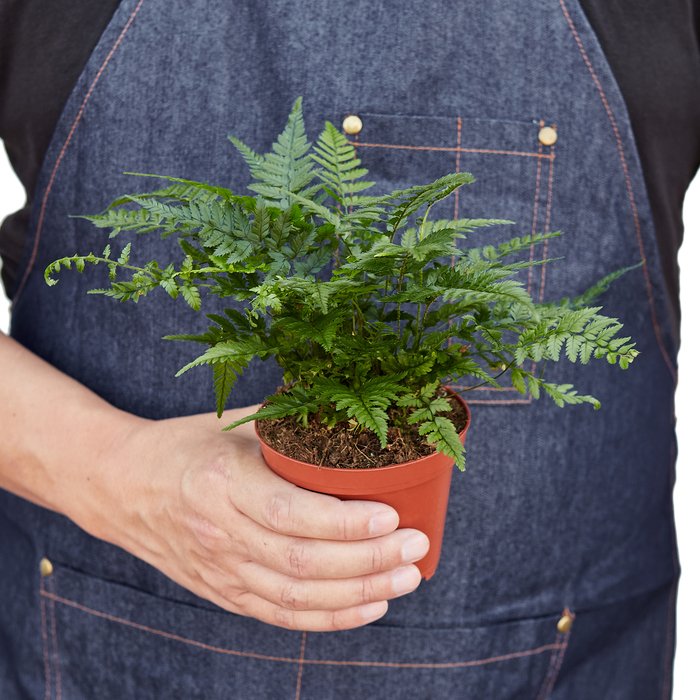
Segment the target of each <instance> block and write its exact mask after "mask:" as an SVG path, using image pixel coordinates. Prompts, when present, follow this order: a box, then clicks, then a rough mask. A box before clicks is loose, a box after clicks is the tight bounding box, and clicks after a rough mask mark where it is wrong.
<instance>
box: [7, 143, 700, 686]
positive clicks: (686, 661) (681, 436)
mask: <svg viewBox="0 0 700 700" xmlns="http://www.w3.org/2000/svg"><path fill="white" fill-rule="evenodd" d="M23 199H24V192H23V190H22V188H21V186H20V184H19V182H18V181H17V179H16V178H15V176H14V173H13V172H12V170H11V169H10V166H9V163H8V162H7V158H6V156H5V152H4V150H1V151H0V219H2V218H4V217H5V216H6V215H7V214H9V213H10V212H12V211H14V210H15V209H18V208H19V207H20V206H21V204H22V202H23ZM684 220H685V229H686V230H685V243H684V244H683V247H682V249H681V253H680V264H681V304H682V313H683V326H682V338H683V342H682V347H681V352H680V358H679V364H680V380H679V387H678V393H677V406H676V412H677V415H678V442H679V459H678V469H677V482H676V489H675V507H676V518H677V528H678V539H679V546H680V555H681V567H682V570H683V575H682V577H681V585H680V592H679V607H678V646H677V654H676V680H675V686H676V690H675V693H674V698H675V700H697V698H698V680H697V673H698V669H697V654H696V653H695V652H696V651H697V648H696V646H695V645H696V644H697V641H696V640H697V629H698V627H700V603H698V595H697V593H698V591H700V549H699V548H698V546H697V535H695V537H694V536H693V533H694V532H697V529H698V527H699V526H700V508H698V505H697V502H698V499H700V475H698V470H697V467H698V466H699V464H698V454H699V453H700V429H698V427H697V426H696V425H694V423H693V417H694V416H693V402H692V397H693V396H695V397H696V399H697V397H698V396H700V371H698V370H697V369H696V370H695V371H693V364H694V363H693V360H692V358H693V357H697V356H698V355H700V177H697V178H696V179H695V181H694V182H693V184H692V186H691V188H690V189H689V190H688V194H687V196H686V200H685V211H684ZM693 301H695V304H694V303H693ZM8 307H9V304H8V303H7V301H6V299H5V297H4V296H3V295H2V292H0V330H4V331H6V330H7V327H8V324H9V308H8ZM699 415H700V414H699V413H698V412H697V411H696V412H695V418H696V419H697V417H698V416H699ZM629 672H630V673H633V672H634V669H629Z"/></svg>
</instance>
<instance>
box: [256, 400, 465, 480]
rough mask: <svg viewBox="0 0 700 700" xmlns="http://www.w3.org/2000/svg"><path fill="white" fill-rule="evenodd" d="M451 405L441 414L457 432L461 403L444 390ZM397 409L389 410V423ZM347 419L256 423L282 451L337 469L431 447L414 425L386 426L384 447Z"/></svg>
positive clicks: (376, 463)
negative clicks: (332, 423) (330, 422)
mask: <svg viewBox="0 0 700 700" xmlns="http://www.w3.org/2000/svg"><path fill="white" fill-rule="evenodd" d="M445 395H446V396H447V399H448V400H449V401H450V404H451V405H452V412H451V413H449V414H448V413H445V414H443V415H444V416H446V417H447V418H449V419H450V420H451V421H452V422H453V423H454V425H455V427H456V428H457V432H458V433H461V432H462V430H464V426H465V425H466V423H467V411H466V410H465V407H464V405H463V404H462V403H461V402H460V401H459V399H457V398H455V396H454V395H450V394H449V393H446V394H445ZM398 410H399V409H390V410H389V419H390V422H389V425H392V421H391V419H392V418H394V417H395V415H396V413H397V411H398ZM349 428H350V426H349V425H348V423H347V422H342V423H338V424H337V425H335V426H334V427H333V428H329V427H328V426H326V425H324V424H323V423H321V422H320V421H318V420H317V419H315V418H313V417H309V423H308V427H306V428H305V427H304V426H303V425H301V423H299V422H298V421H297V420H296V418H294V417H292V416H290V417H288V418H279V419H277V420H265V421H260V422H259V423H258V432H259V434H260V437H261V438H262V439H263V440H264V441H265V442H266V443H267V444H268V445H269V446H270V447H272V448H274V449H275V450H277V451H278V452H281V453H282V454H285V455H287V457H291V458H292V459H296V460H298V461H300V462H307V463H308V464H317V465H319V466H324V467H336V468H340V469H373V468H376V467H386V466H389V465H391V464H401V463H403V462H410V461H412V460H415V459H420V458H421V457H427V456H428V455H430V454H432V453H433V452H434V451H435V448H433V447H432V446H431V445H429V444H428V443H427V442H426V441H425V439H424V438H423V437H422V436H421V435H419V434H418V429H417V428H416V427H415V426H409V428H408V430H403V431H402V430H399V429H398V428H395V427H390V428H389V439H388V443H387V446H386V448H385V449H382V447H381V445H380V444H379V438H378V437H377V436H376V435H375V434H374V433H372V432H370V431H368V430H352V429H351V428H350V429H349Z"/></svg>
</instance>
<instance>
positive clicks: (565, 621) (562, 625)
mask: <svg viewBox="0 0 700 700" xmlns="http://www.w3.org/2000/svg"><path fill="white" fill-rule="evenodd" d="M573 624H574V618H573V617H572V616H571V615H568V614H567V613H564V614H563V615H562V616H561V617H560V618H559V622H557V631H559V632H561V633H562V634H566V633H567V632H570V631H571V628H572V626H573Z"/></svg>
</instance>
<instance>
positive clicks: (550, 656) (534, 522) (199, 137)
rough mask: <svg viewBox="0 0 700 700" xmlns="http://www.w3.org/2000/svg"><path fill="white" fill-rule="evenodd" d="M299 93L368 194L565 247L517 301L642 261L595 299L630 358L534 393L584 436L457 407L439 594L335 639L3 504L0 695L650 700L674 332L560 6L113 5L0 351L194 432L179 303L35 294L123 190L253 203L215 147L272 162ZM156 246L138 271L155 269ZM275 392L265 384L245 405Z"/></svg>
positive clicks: (619, 115)
mask: <svg viewBox="0 0 700 700" xmlns="http://www.w3.org/2000/svg"><path fill="white" fill-rule="evenodd" d="M298 95H303V96H304V112H305V117H306V123H307V128H308V131H309V134H310V136H311V137H312V138H313V137H315V136H316V135H317V133H318V132H319V131H320V130H321V128H322V126H323V121H324V120H325V119H330V120H332V121H333V122H334V123H335V124H337V125H338V126H340V125H342V124H343V121H344V120H345V118H346V117H348V116H353V117H355V119H351V120H349V122H347V123H346V127H348V131H349V132H351V134H352V135H351V136H350V138H351V139H352V140H353V141H355V142H356V146H357V151H358V155H360V156H361V157H362V158H363V161H364V163H365V164H366V165H367V166H368V167H369V168H371V171H370V172H371V173H372V175H373V177H372V179H373V180H376V181H377V183H378V188H377V191H381V190H388V189H389V188H396V187H399V186H405V185H407V184H409V183H410V184H414V183H417V182H421V181H428V180H429V179H433V178H437V177H439V176H440V175H443V174H445V173H447V172H450V171H453V170H461V171H470V172H472V173H473V174H474V175H475V176H476V178H477V182H476V183H475V184H474V185H473V186H471V187H468V188H464V189H462V190H461V191H460V192H459V195H458V196H457V197H454V198H453V199H452V200H450V201H449V202H444V203H443V209H442V211H440V212H437V211H434V212H433V214H434V215H435V216H440V217H442V216H447V217H452V216H460V217H466V216H473V217H499V218H509V219H512V220H514V221H516V222H518V226H517V230H518V231H519V232H521V233H522V234H526V233H529V232H530V231H545V230H555V229H562V230H564V231H565V235H564V236H563V237H562V238H560V239H556V240H553V241H551V242H550V243H549V246H548V249H547V250H545V251H544V253H545V255H546V256H549V257H560V256H563V257H564V260H562V261H559V262H557V263H550V264H547V265H545V266H542V267H541V268H534V269H533V270H531V271H530V272H529V273H525V274H526V275H529V276H528V277H527V281H528V284H529V285H530V288H531V290H532V291H533V292H534V293H535V295H536V296H537V297H538V298H541V299H545V300H546V299H557V298H559V297H560V296H563V295H573V294H576V293H579V292H581V291H582V290H583V289H585V288H586V287H587V286H588V285H590V284H591V283H592V282H593V281H595V280H596V279H598V278H599V277H601V276H602V275H603V274H605V273H607V272H609V271H611V270H613V269H616V268H618V267H621V266H624V265H630V264H633V263H635V262H637V261H639V260H644V263H645V264H644V266H643V267H641V268H639V269H637V270H635V271H633V272H631V273H629V274H628V275H627V276H625V277H624V278H623V279H622V280H621V281H619V282H618V283H617V284H616V285H615V286H614V287H613V288H612V289H611V290H610V292H608V294H607V295H606V297H605V299H604V301H605V304H606V309H607V310H609V311H610V313H612V314H613V315H617V316H619V317H620V318H621V319H622V320H623V322H624V323H625V326H626V328H627V329H628V330H629V332H630V333H631V334H632V335H633V336H634V338H635V339H636V341H637V343H638V347H639V349H640V350H641V351H642V354H641V355H640V357H639V358H638V360H637V361H636V362H635V365H634V367H632V368H631V369H630V371H629V373H627V374H623V373H620V372H619V371H615V370H613V369H612V368H608V367H606V366H601V367H595V368H586V370H585V371H584V372H581V374H580V375H579V372H578V370H577V369H576V368H575V367H573V366H567V365H565V364H564V363H561V364H560V366H558V367H557V368H556V370H554V371H555V374H557V377H556V378H555V380H557V379H558V380H559V381H564V380H565V379H566V378H570V379H571V381H573V382H574V383H575V384H576V385H577V386H579V387H580V388H581V390H585V391H586V392H592V393H595V394H596V395H597V396H599V397H600V398H601V399H602V402H603V409H602V410H601V411H599V412H595V411H592V410H590V408H588V407H581V408H570V409H566V410H560V409H558V408H556V407H555V406H554V405H553V404H552V403H551V402H547V401H545V400H542V401H533V400H532V399H531V397H529V396H521V395H519V394H517V393H515V392H514V391H513V390H512V389H510V388H508V387H506V386H504V387H502V388H500V389H493V388H488V389H482V390H480V391H477V392H473V394H472V396H471V404H472V406H473V409H474V422H473V426H472V430H471V431H470V435H469V462H470V467H469V471H468V472H467V474H465V475H456V476H455V478H454V480H453V491H452V495H451V502H450V508H449V514H448V521H447V529H446V535H445V543H444V549H443V555H442V561H441V564H440V567H439V569H438V572H437V574H436V576H435V577H434V578H433V579H432V580H431V581H429V582H427V583H423V584H422V585H421V587H420V588H419V589H418V591H417V592H416V593H414V594H412V595H409V596H406V597H404V598H402V599H400V600H398V601H395V602H393V603H392V604H391V606H390V610H389V613H388V614H387V616H386V617H385V618H383V619H382V620H380V621H378V622H377V623H375V624H372V625H370V626H368V627H365V628H362V629H358V630H354V631H348V632H342V633H324V634H318V633H317V634H306V633H302V632H292V631H286V630H282V629H278V628H276V627H271V626H267V625H265V624H262V623H260V622H258V621H256V620H252V619H249V618H244V617H239V616H235V615H231V614H228V613H226V612H223V611H221V610H219V609H217V608H216V607H215V606H213V605H211V604H209V603H207V602H205V601H202V600H200V599H198V598H197V597H195V596H194V595H192V594H190V593H189V592H188V591H186V590H183V589H182V588H180V587H178V586H177V585H176V584H174V583H173V582H171V581H170V580H169V579H167V578H166V577H164V576H163V575H161V574H160V573H159V572H157V571H155V570H154V569H152V568H151V567H149V566H148V565H146V564H144V563H143V562H141V561H139V560H136V559H134V558H132V557H131V556H129V555H127V554H125V553H124V552H123V551H121V550H118V549H117V548H115V547H112V546H111V545H108V544H106V543H103V542H100V541H97V540H94V539H92V538H91V537H89V536H87V535H86V534H85V533H83V532H82V531H80V530H79V529H78V528H76V527H75V526H74V525H73V524H72V523H71V522H70V521H68V520H67V519H66V518H63V517H61V516H59V515H56V514H54V513H51V512H48V511H45V510H42V509H41V508H38V507H36V506H33V505H30V504H29V503H27V502H24V501H22V500H21V499H18V498H15V497H13V496H11V495H9V494H6V493H3V494H2V496H1V497H0V558H1V561H2V568H1V570H0V600H3V601H5V604H4V605H2V606H1V607H0V696H1V697H2V698H6V699H10V698H20V697H22V698H25V697H26V698H46V699H47V700H48V699H50V698H60V697H63V698H70V699H72V700H74V699H81V698H110V699H112V698H170V697H182V698H242V699H245V700H254V699H256V698H258V699H261V700H263V699H264V700H274V699H277V698H285V699H293V698H307V699H314V700H316V699H323V700H329V699H332V698H363V697H368V698H374V697H381V698H383V699H384V700H390V699H391V698H475V699H479V700H481V699H486V698H488V699H489V700H498V699H502V698H513V699H521V698H532V699H533V700H536V699H538V700H541V699H543V698H548V697H551V698H562V699H563V698H565V699H566V700H590V698H592V697H605V698H611V697H615V698H634V699H635V700H644V699H646V698H654V699H657V698H668V697H670V687H671V661H672V654H673V645H674V605H675V594H676V585H675V583H676V579H677V576H678V565H677V561H676V549H675V538H674V528H673V515H672V506H671V491H672V485H673V479H674V477H673V460H674V433H673V426H674V419H673V392H674V384H675V353H676V347H675V340H674V338H675V331H676V329H675V328H672V327H671V325H670V322H669V318H670V316H669V313H668V307H667V305H668V301H669V299H668V293H667V290H666V289H665V287H664V282H663V277H662V275H661V272H660V268H659V258H658V251H657V249H656V243H655V235H654V230H653V223H652V219H651V215H650V210H649V204H648V200H647V195H646V192H645V188H644V181H643V177H642V173H641V170H640V165H639V161H638V156H637V152H636V149H635V144H634V139H633V135H632V131H631V128H630V122H629V119H628V116H627V112H626V109H625V105H624V103H623V101H622V98H621V95H620V92H619V90H618V87H617V85H616V83H615V81H614V79H613V77H612V75H611V72H610V69H609V66H608V65H607V63H606V61H605V58H604V56H603V54H602V52H601V49H600V47H599V45H598V43H597V41H596V38H595V36H594V34H593V33H592V30H591V28H590V26H589V25H588V23H587V21H586V19H585V17H584V15H583V13H582V11H581V8H580V7H579V5H578V3H577V2H575V0H542V1H541V2H538V3H532V2H525V1H519V2H513V0H494V2H489V3H481V2H474V1H471V0H470V1H465V2H459V3H455V2H448V1H447V0H384V2H380V3H377V2H374V1H372V0H355V2H352V3H347V2H325V3H319V2H313V1H312V0H268V2H254V1H252V0H248V1H246V2H238V3H231V2H224V1H223V0H206V1H204V0H187V1H185V0H169V1H168V2H165V1H164V0H124V2H123V3H122V5H121V6H120V7H119V9H118V10H117V12H116V14H115V16H114V18H113V20H112V21H111V23H110V25H109V26H108V28H107V29H106V31H105V32H104V35H103V36H102V38H101V40H100V42H99V44H98V45H97V47H96V48H95V50H94V52H93V54H92V56H91V58H90V60H89V61H88V63H87V65H86V67H85V69H84V71H83V74H82V76H81V77H80V79H79V80H78V82H77V84H76V86H75V88H74V91H73V93H72V95H71V97H70V99H69V100H68V103H67V104H66V106H65V110H64V112H63V115H62V117H61V119H60V121H59V123H58V125H57V127H56V131H55V134H54V137H53V141H52V144H51V146H50V148H49V151H48V154H47V156H46V160H45V163H44V165H43V170H42V174H41V179H40V187H39V189H38V196H37V199H36V205H35V208H34V214H33V223H32V234H33V235H32V237H31V239H30V240H29V243H28V249H27V251H26V255H25V262H24V275H23V276H22V277H21V281H20V282H19V284H18V289H17V297H16V304H15V308H14V314H13V320H12V323H13V325H12V334H13V335H14V337H15V338H17V339H18V340H19V341H20V342H22V343H23V344H24V345H26V346H27V347H28V348H30V349H31V350H32V351H34V352H35V353H38V354H39V355H41V356H42V357H44V358H46V359H48V360H49V361H50V362H51V363H52V364H54V365H56V366H57V367H58V368H60V369H61V370H63V371H64V372H67V373H68V374H69V375H71V376H73V377H76V378H77V379H78V380H80V381H81V382H83V383H84V384H86V385H87V386H89V387H91V388H92V389H94V390H95V391H97V392H98V393H99V394H101V395H102V396H104V397H106V398H107V399H108V400H109V401H111V402H112V403H113V404H115V405H116V406H119V407H120V408H124V409H127V410H130V411H132V412H134V413H137V414H140V415H145V416H148V417H151V418H163V417H168V416H175V415H181V414H191V413H195V412H201V411H209V410H211V408H212V405H211V399H210V388H209V385H208V378H206V377H205V376H204V374H203V373H200V374H197V373H196V372H190V373H188V374H187V375H185V376H184V377H182V378H180V379H178V380H175V379H173V375H174V374H175V371H176V370H177V369H178V368H179V367H180V366H181V365H183V364H184V363H185V362H186V361H187V360H188V359H189V357H190V354H191V348H187V347H184V346H183V344H176V343H165V342H164V341H161V340H160V338H161V336H163V335H165V334H168V333H178V332H184V331H185V330H186V329H187V330H188V331H189V332H193V325H196V324H195V322H194V321H193V316H192V314H191V312H190V311H189V309H187V308H186V307H185V306H184V305H179V304H176V303H173V302H171V300H170V299H168V298H167V297H166V295H163V297H162V298H160V299H159V298H158V297H157V296H156V295H154V296H153V297H152V298H149V299H147V300H145V301H144V302H142V303H141V304H139V307H138V308H136V307H134V306H133V305H126V304H124V305H121V304H116V303H114V302H113V301H111V300H108V299H103V298H96V297H91V298H88V297H86V296H85V291H86V290H87V289H89V288H90V287H92V286H95V285H96V281H95V279H92V278H91V277H90V276H89V275H85V276H78V275H66V276H65V277H64V278H63V279H62V280H61V284H60V285H59V286H58V287H57V288H56V289H54V290H51V291H49V289H48V288H47V287H46V286H45V285H44V282H43V278H42V272H43V269H44V265H45V264H46V263H47V262H49V261H51V260H53V259H55V258H57V257H59V256H61V255H64V254H66V253H71V252H73V251H74V250H88V249H90V248H93V247H96V246H98V245H99V241H100V240H101V239H100V237H99V233H97V232H95V231H94V230H92V228H91V226H90V224H88V223H87V222H85V221H80V220H77V219H69V218H68V215H69V214H76V213H89V212H94V211H97V210H100V209H101V208H102V207H103V206H104V204H105V202H106V201H109V200H110V199H111V198H112V197H113V196H115V195H118V194H120V193H122V192H127V191H136V190H138V189H139V188H142V187H143V181H140V180H139V181H136V180H135V179H129V178H128V177H126V176H124V175H121V174H120V173H122V172H123V171H125V170H131V171H142V172H162V173H167V174H172V175H180V176H185V177H191V178H195V179H201V180H209V181H213V182H219V183H222V184H225V185H227V186H229V187H233V188H234V189H241V188H243V187H245V185H246V183H247V176H246V174H247V170H246V168H245V166H244V164H243V162H242V161H241V159H240V157H239V156H238V154H237V153H236V152H235V149H233V148H232V147H231V146H230V144H228V143H227V141H226V135H227V134H229V133H235V134H236V135H237V136H239V137H241V138H242V139H243V140H245V141H246V142H247V143H248V144H250V145H251V146H252V147H254V148H256V149H257V150H266V149H267V148H269V145H270V144H271V142H272V141H273V139H274V137H275V136H276V134H277V133H278V131H279V130H280V128H281V127H282V125H283V124H284V120H285V118H286V115H287V114H288V111H289V109H290V108H291V105H292V103H293V101H294V99H295V98H296V97H297V96H298ZM358 127H359V128H358ZM475 235H479V236H481V237H483V239H484V241H487V240H488V241H497V240H498V239H499V237H501V238H505V237H506V236H511V235H514V230H513V228H508V229H507V227H503V230H500V231H496V230H494V232H493V235H491V234H488V233H486V232H483V233H479V234H475ZM487 237H488V238H487ZM170 244H171V243H170V242H169V241H161V240H159V239H157V237H156V238H154V239H153V240H147V239H143V240H142V241H141V242H140V250H141V251H142V253H143V256H144V257H145V258H146V259H150V257H149V256H152V257H155V258H158V257H161V258H165V257H166V253H165V252H163V251H164V250H165V249H166V247H167V246H168V245H170ZM539 252H541V251H538V252H536V253H535V254H539ZM135 348H138V352H136V351H135V350H134V349H135ZM598 364H600V363H598ZM278 380H279V375H278V373H277V371H276V370H275V369H274V368H273V367H271V366H270V365H262V364H260V365H256V366H255V367H253V368H252V369H251V370H250V371H249V372H248V373H247V375H246V376H245V377H244V379H243V380H242V382H241V384H240V385H239V386H238V388H237V390H236V392H235V397H234V398H235V402H236V405H245V404H250V403H253V402H257V401H259V400H260V399H261V398H262V397H263V396H264V395H265V394H266V393H269V392H271V391H272V390H273V389H274V387H275V386H276V384H277V382H278ZM8 601H12V604H11V605H10V604H9V603H8Z"/></svg>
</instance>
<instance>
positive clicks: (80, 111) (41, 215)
mask: <svg viewBox="0 0 700 700" xmlns="http://www.w3.org/2000/svg"><path fill="white" fill-rule="evenodd" d="M141 5H143V0H139V3H138V5H136V7H135V8H134V10H133V12H132V13H131V15H130V16H129V19H128V21H127V23H126V24H125V25H124V28H123V29H122V31H121V33H120V34H119V36H118V37H117V40H116V41H115V42H114V46H112V48H111V50H110V52H109V53H108V54H107V57H106V58H105V60H104V61H103V62H102V65H101V66H100V69H99V70H98V71H97V75H96V76H95V77H94V79H93V81H92V83H91V84H90V87H89V89H88V91H87V93H86V94H85V97H84V99H83V101H82V104H81V105H80V108H79V109H78V113H77V114H76V116H75V119H74V120H73V123H72V124H71V128H70V131H69V132H68V136H67V137H66V140H65V141H64V143H63V146H62V147H61V151H60V153H59V154H58V158H56V162H55V163H54V166H53V170H52V171H51V176H50V177H49V183H48V185H47V186H46V190H45V191H44V196H43V198H42V200H41V209H40V210H39V219H38V220H37V225H36V233H35V235H34V246H33V248H32V254H31V256H30V258H29V263H28V264H27V269H26V270H25V271H24V275H23V276H22V281H21V282H20V284H19V287H17V291H16V293H15V295H14V299H13V302H12V304H13V306H14V305H15V304H16V303H17V302H18V301H19V298H20V296H21V294H22V291H23V290H24V286H25V284H26V283H27V280H28V279H29V275H30V274H31V272H32V270H33V269H34V264H35V263H36V258H37V254H38V253H39V243H40V242H41V233H42V229H43V227H44V215H45V214H46V206H47V203H48V200H49V194H51V190H52V189H53V185H54V181H55V180H56V174H57V173H58V168H59V167H60V165H61V162H62V161H63V157H64V156H65V154H66V151H67V150H68V146H69V145H70V143H71V141H72V140H73V135H74V134H75V130H76V129H77V128H78V124H79V123H80V121H81V120H82V118H83V113H84V112H85V107H86V106H87V103H88V101H89V100H90V97H92V93H93V92H94V90H95V87H96V85H97V83H98V81H99V79H100V78H101V77H102V73H103V72H104V70H105V68H107V64H108V63H109V62H110V61H111V60H112V56H113V55H114V53H115V51H116V50H117V48H118V47H119V44H121V43H122V40H123V39H124V36H125V35H126V33H127V31H128V30H129V28H130V27H131V25H132V24H133V21H134V18H135V17H136V15H137V14H138V11H139V10H140V9H141Z"/></svg>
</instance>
